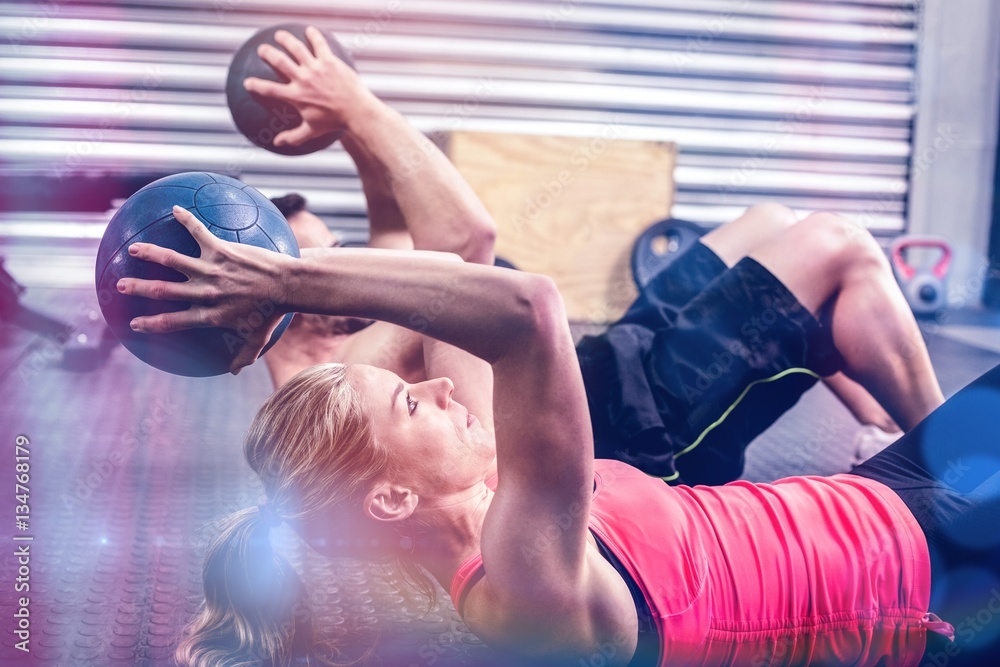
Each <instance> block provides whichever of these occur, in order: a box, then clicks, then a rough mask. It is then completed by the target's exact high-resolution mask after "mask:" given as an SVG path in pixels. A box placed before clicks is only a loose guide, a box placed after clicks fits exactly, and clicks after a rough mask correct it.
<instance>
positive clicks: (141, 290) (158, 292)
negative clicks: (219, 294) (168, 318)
mask: <svg viewBox="0 0 1000 667" xmlns="http://www.w3.org/2000/svg"><path fill="white" fill-rule="evenodd" d="M118 291H119V292H121V293H122V294H125V295H127V296H137V297H141V298H143V299H155V300H157V301H192V302H194V301H198V300H199V297H200V294H199V293H198V290H196V289H194V288H192V287H191V283H190V282H188V281H185V282H182V283H175V282H171V281H169V280H140V279H139V278H122V279H121V280H119V281H118Z"/></svg>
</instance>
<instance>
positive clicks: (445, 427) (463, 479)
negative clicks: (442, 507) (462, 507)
mask: <svg viewBox="0 0 1000 667" xmlns="http://www.w3.org/2000/svg"><path fill="white" fill-rule="evenodd" d="M351 374H352V378H351V384H352V385H353V386H354V388H355V389H356V390H357V392H358V393H359V394H360V396H361V402H362V404H363V405H364V406H365V409H366V411H367V412H368V414H369V415H370V417H371V420H372V426H373V429H374V432H375V437H376V438H377V439H378V440H379V442H382V443H384V444H385V445H386V446H387V447H388V449H389V450H390V451H391V452H392V456H393V457H394V460H395V463H396V469H397V470H398V471H399V472H398V475H397V477H398V483H402V484H409V485H412V486H413V488H414V490H415V491H417V492H418V493H419V494H421V495H423V496H424V497H425V498H429V497H434V496H437V495H439V494H440V495H444V494H448V493H452V492H460V491H463V490H466V489H469V488H471V487H473V486H477V485H478V484H481V483H482V482H483V480H484V478H485V477H486V475H487V474H488V472H489V470H490V469H491V463H492V461H493V459H494V457H495V455H496V450H495V446H494V441H493V436H492V434H491V433H489V432H488V431H487V430H486V429H485V428H484V427H483V426H482V424H481V423H480V421H479V419H478V418H477V417H476V416H475V415H471V414H470V413H469V411H468V410H467V409H466V408H465V407H464V406H463V405H461V404H459V403H456V402H455V401H453V400H452V399H451V396H452V392H453V391H454V389H455V385H454V384H452V382H451V380H449V379H448V378H437V379H434V380H428V381H426V382H418V383H415V384H408V383H406V382H404V381H403V380H402V379H401V378H400V377H399V376H398V375H396V374H395V373H393V372H391V371H387V370H384V369H381V368H376V367H374V366H361V365H356V366H352V367H351Z"/></svg>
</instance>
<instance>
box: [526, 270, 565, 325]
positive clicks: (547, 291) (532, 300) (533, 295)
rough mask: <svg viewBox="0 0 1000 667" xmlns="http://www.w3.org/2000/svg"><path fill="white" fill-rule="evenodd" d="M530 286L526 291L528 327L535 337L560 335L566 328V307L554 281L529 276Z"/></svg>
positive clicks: (542, 277) (537, 276)
mask: <svg viewBox="0 0 1000 667" xmlns="http://www.w3.org/2000/svg"><path fill="white" fill-rule="evenodd" d="M529 275H530V277H531V279H530V286H529V287H528V288H527V290H526V294H527V304H526V305H527V306H528V313H529V322H530V326H529V327H528V328H529V330H530V331H531V332H532V334H533V335H534V336H536V337H544V336H552V335H555V334H560V333H562V332H563V330H564V329H567V328H568V326H569V325H568V323H567V321H566V306H565V304H564V303H563V299H562V294H560V293H559V288H558V287H556V283H555V281H553V280H552V278H549V277H548V276H543V275H538V274H529Z"/></svg>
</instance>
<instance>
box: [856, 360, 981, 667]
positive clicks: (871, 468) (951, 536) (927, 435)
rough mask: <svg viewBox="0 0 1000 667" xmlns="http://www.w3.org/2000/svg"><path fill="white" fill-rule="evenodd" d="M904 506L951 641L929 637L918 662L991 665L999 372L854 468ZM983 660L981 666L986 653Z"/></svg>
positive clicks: (935, 606) (933, 607) (933, 602)
mask: <svg viewBox="0 0 1000 667" xmlns="http://www.w3.org/2000/svg"><path fill="white" fill-rule="evenodd" d="M851 473H852V474H855V475H861V476H863V477H867V478H869V479H874V480H876V481H878V482H881V483H882V484H885V485H886V486H888V487H889V488H891V489H892V490H893V491H895V492H896V493H897V494H898V495H899V497H900V498H901V499H902V500H903V502H904V503H905V504H906V506H907V507H908V508H909V509H910V511H911V512H912V513H913V516H914V517H915V518H916V520H917V523H919V524H920V527H921V528H923V531H924V535H925V536H926V537H927V543H928V547H929V549H930V555H931V604H930V609H931V611H932V612H934V613H936V614H937V615H938V616H940V617H941V618H942V619H943V620H945V621H948V622H949V623H951V624H952V625H954V626H955V634H956V637H955V641H954V642H947V641H946V640H944V639H943V638H942V637H941V636H940V635H936V634H929V635H928V648H927V654H926V660H925V662H923V663H921V664H922V665H937V666H938V667H942V666H943V665H979V664H997V663H996V661H995V658H996V655H997V654H998V652H1000V367H997V368H995V369H993V370H992V371H990V372H989V373H987V374H986V375H984V376H983V377H981V378H980V379H978V380H976V381H975V382H973V383H972V384H971V385H969V386H968V387H966V388H965V389H963V390H962V391H960V392H959V393H958V394H956V395H955V396H953V397H952V398H950V399H948V401H947V402H946V403H945V404H944V405H943V406H941V407H940V408H938V409H937V410H935V411H934V412H933V413H932V414H931V415H930V416H929V417H927V419H925V420H924V421H923V422H921V423H920V425H919V426H917V427H916V428H915V429H913V430H912V431H910V432H909V433H907V434H906V435H905V436H903V437H902V438H900V439H899V440H898V441H896V442H895V443H893V444H892V445H890V446H889V447H888V448H887V449H885V450H883V451H882V452H880V453H879V454H877V455H875V456H873V457H872V458H870V459H869V460H867V461H865V462H864V463H862V464H861V465H859V466H857V467H855V468H854V469H853V470H852V471H851ZM987 656H988V657H990V658H992V659H993V661H992V662H982V659H983V658H985V657H987Z"/></svg>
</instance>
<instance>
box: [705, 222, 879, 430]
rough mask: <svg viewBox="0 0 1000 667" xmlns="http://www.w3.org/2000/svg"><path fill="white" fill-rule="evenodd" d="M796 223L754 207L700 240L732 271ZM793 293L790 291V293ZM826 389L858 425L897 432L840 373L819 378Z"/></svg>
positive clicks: (860, 388) (862, 390)
mask: <svg viewBox="0 0 1000 667" xmlns="http://www.w3.org/2000/svg"><path fill="white" fill-rule="evenodd" d="M797 222H798V218H797V217H796V215H795V212H794V211H792V210H791V209H790V208H788V207H786V206H782V205H781V204H773V203H769V204H758V205H757V206H752V207H750V208H748V209H747V210H746V212H745V213H744V214H743V215H741V216H740V217H739V218H737V219H736V220H734V221H732V222H730V223H728V224H725V225H723V226H721V227H718V228H716V229H714V230H712V231H711V232H709V233H708V234H706V235H705V236H703V237H702V238H701V242H702V243H703V244H705V245H706V246H708V247H709V248H710V249H711V250H712V251H713V252H715V254H716V255H718V256H719V258H720V259H722V261H723V262H725V263H726V266H729V267H732V266H734V265H735V264H736V263H737V262H739V261H740V260H741V259H743V258H744V257H746V256H748V255H750V254H751V253H753V252H755V251H756V250H757V249H758V248H763V247H765V246H767V245H768V244H770V243H773V242H774V241H775V240H776V239H777V238H778V237H779V236H780V235H781V234H783V233H785V232H786V231H788V230H789V229H790V228H791V227H792V225H794V224H796V223H797ZM792 291H793V292H794V290H792ZM823 382H824V383H825V384H826V386H827V387H828V388H829V389H830V390H831V391H832V392H833V393H834V394H835V395H836V396H837V398H839V399H840V401H841V403H843V404H844V406H846V407H847V409H848V410H850V411H851V414H853V415H854V417H855V418H856V419H857V420H858V422H860V423H861V424H871V425H874V426H878V427H879V428H880V429H882V430H883V431H886V432H887V433H892V432H895V431H898V430H899V426H897V425H896V423H895V422H894V421H893V419H892V417H890V416H889V413H888V412H886V410H885V408H883V407H882V406H881V405H880V404H879V402H878V401H876V400H875V398H874V397H873V396H872V395H871V394H870V393H869V392H868V390H867V389H865V388H864V387H863V386H861V385H860V384H858V383H857V382H854V381H853V380H851V379H850V378H848V377H847V376H846V375H844V374H843V373H837V374H835V375H832V376H830V377H826V378H823Z"/></svg>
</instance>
